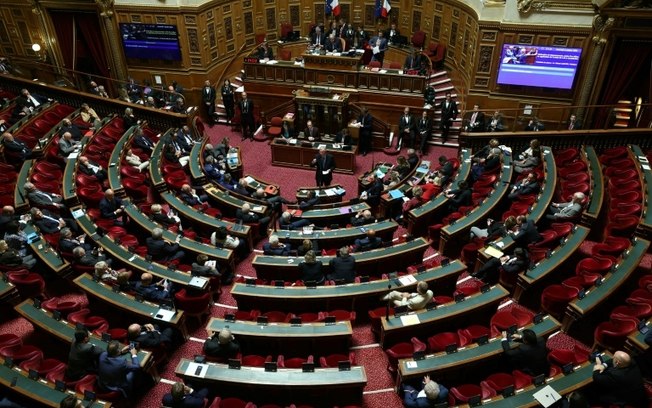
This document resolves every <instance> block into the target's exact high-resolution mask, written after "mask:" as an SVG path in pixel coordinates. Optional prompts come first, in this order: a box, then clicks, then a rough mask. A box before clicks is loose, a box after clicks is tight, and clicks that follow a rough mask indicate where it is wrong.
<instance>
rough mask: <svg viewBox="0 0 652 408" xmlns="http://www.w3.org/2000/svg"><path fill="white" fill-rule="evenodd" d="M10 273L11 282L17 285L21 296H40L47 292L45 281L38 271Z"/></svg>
mask: <svg viewBox="0 0 652 408" xmlns="http://www.w3.org/2000/svg"><path fill="white" fill-rule="evenodd" d="M8 275H9V276H8V278H9V282H11V283H12V284H13V285H14V286H15V287H16V290H17V291H18V294H19V295H20V297H21V298H23V299H27V298H33V297H40V296H43V295H44V294H45V281H44V280H43V278H42V277H41V275H39V274H38V273H31V272H30V273H27V274H17V273H14V272H10V273H9V274H8Z"/></svg>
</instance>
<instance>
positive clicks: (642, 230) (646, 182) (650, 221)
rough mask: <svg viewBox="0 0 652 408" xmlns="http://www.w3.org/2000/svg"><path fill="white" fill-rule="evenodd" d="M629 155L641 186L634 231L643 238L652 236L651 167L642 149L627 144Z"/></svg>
mask: <svg viewBox="0 0 652 408" xmlns="http://www.w3.org/2000/svg"><path fill="white" fill-rule="evenodd" d="M629 151H630V156H631V157H632V159H633V160H634V163H636V169H637V171H638V173H639V177H640V179H641V186H643V194H644V196H643V211H642V213H641V219H640V221H639V223H638V227H637V228H636V232H637V234H638V235H640V236H641V237H643V238H647V239H650V238H652V208H650V206H652V201H650V200H652V167H650V161H649V160H648V158H647V156H645V153H643V150H641V148H640V147H638V146H636V145H630V146H629Z"/></svg>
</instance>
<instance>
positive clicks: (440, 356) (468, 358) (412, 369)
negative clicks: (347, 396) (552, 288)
mask: <svg viewBox="0 0 652 408" xmlns="http://www.w3.org/2000/svg"><path fill="white" fill-rule="evenodd" d="M560 327H561V324H560V323H559V322H558V321H557V320H555V319H554V318H553V317H551V316H544V317H543V320H542V321H541V322H540V323H538V324H534V323H531V324H528V325H527V326H525V327H520V328H519V330H523V329H531V330H533V331H534V332H535V333H536V334H537V336H538V337H540V336H543V337H547V336H548V335H550V334H551V333H553V332H555V331H557V330H559V328H560ZM502 339H503V337H502V336H497V337H494V338H491V339H488V343H486V344H483V345H479V344H478V343H472V344H469V345H467V346H464V347H458V348H457V350H456V352H455V353H446V352H439V353H436V354H429V355H426V356H425V357H424V358H423V360H414V359H412V358H408V359H402V360H399V363H398V376H397V378H396V384H397V385H400V384H401V383H402V382H404V381H409V380H412V379H416V378H422V377H423V376H424V375H426V374H430V375H431V376H433V377H434V378H433V379H435V378H443V377H444V376H445V378H446V379H447V380H448V381H449V383H456V382H458V381H455V380H454V379H453V376H454V378H455V379H458V378H459V382H463V380H464V375H465V371H466V370H470V369H471V367H470V365H479V364H481V365H484V366H487V365H490V364H493V363H495V358H496V357H498V356H500V355H502V353H503V346H502ZM514 344H515V343H514V342H512V343H511V345H512V346H513V345H514ZM453 372H454V374H453Z"/></svg>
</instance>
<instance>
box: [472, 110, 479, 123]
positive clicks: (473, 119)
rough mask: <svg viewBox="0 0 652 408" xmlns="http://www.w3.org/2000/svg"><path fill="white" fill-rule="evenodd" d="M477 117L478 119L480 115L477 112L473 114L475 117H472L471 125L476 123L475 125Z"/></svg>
mask: <svg viewBox="0 0 652 408" xmlns="http://www.w3.org/2000/svg"><path fill="white" fill-rule="evenodd" d="M477 117H478V113H477V112H474V113H473V116H471V124H474V123H475V120H476V118H477Z"/></svg>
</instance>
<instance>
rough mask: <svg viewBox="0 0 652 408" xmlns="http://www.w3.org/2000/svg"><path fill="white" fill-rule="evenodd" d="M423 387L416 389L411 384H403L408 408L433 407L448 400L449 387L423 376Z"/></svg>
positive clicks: (404, 397) (404, 400) (404, 402)
mask: <svg viewBox="0 0 652 408" xmlns="http://www.w3.org/2000/svg"><path fill="white" fill-rule="evenodd" d="M422 384H423V387H422V388H421V389H416V388H414V387H413V386H411V385H409V384H407V383H406V384H403V404H404V405H405V406H406V408H423V407H431V406H434V404H438V403H441V402H447V401H448V389H447V388H446V387H444V386H443V385H441V384H437V383H436V382H434V381H432V380H431V379H430V376H428V375H426V376H425V377H423V383H422Z"/></svg>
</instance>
